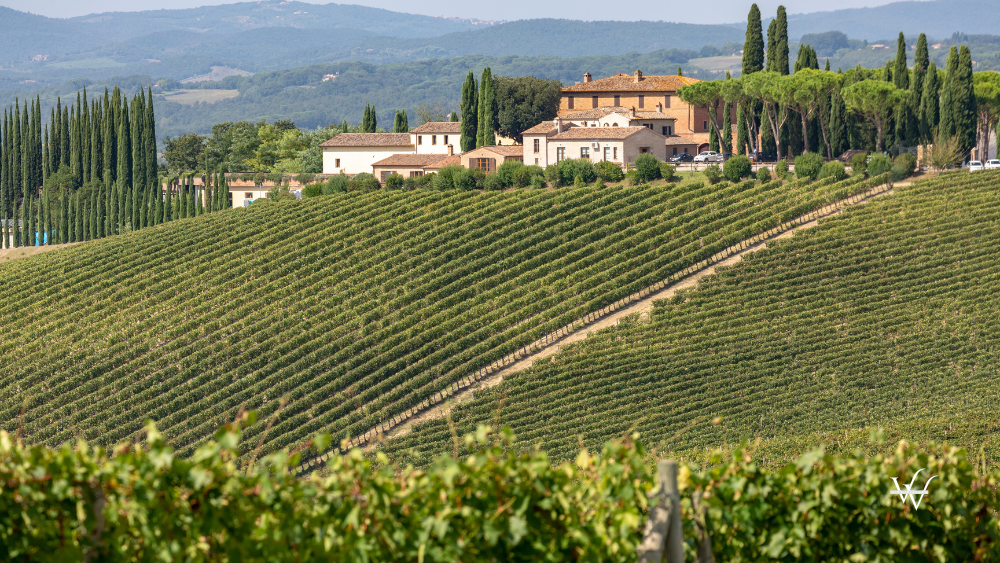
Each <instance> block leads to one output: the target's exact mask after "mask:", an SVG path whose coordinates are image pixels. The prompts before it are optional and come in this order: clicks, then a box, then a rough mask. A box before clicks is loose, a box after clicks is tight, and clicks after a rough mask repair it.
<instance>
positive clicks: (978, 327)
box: [385, 172, 1000, 463]
mask: <svg viewBox="0 0 1000 563" xmlns="http://www.w3.org/2000/svg"><path fill="white" fill-rule="evenodd" d="M998 185H1000V174H998V173H995V172H990V173H987V174H982V175H979V174H974V175H968V174H958V175H947V176H944V177H941V178H937V179H933V180H929V181H922V182H918V183H916V184H914V185H912V186H909V187H905V188H898V189H897V193H896V194H895V195H892V196H890V197H885V198H878V199H874V200H871V201H870V202H869V203H867V204H866V205H864V206H859V207H854V208H850V209H848V210H846V211H845V212H844V213H843V214H842V215H840V216H838V217H835V218H831V219H827V220H824V221H823V222H821V224H820V225H819V226H817V227H815V228H813V229H809V230H805V231H802V232H799V233H797V234H796V235H795V236H794V237H791V238H790V239H787V240H783V241H780V242H778V243H776V244H773V245H770V246H769V248H767V249H766V250H763V251H760V252H757V253H754V254H752V255H748V256H747V257H746V258H745V259H744V260H743V261H742V262H741V263H740V264H738V265H736V266H733V267H731V268H724V269H722V270H720V271H719V272H718V273H717V274H716V275H714V276H712V277H709V278H706V279H705V280H703V281H702V283H701V285H700V286H699V288H697V289H696V290H693V291H683V292H680V293H678V294H677V295H675V297H674V298H672V299H671V300H669V301H660V302H657V304H656V307H655V309H654V311H653V312H652V314H651V315H650V318H649V319H648V321H646V320H644V319H638V318H634V319H630V320H627V321H626V322H623V323H622V324H620V325H618V326H617V327H613V328H609V329H606V330H603V331H601V332H599V333H597V334H593V335H591V336H590V337H589V338H588V339H587V340H586V341H584V342H580V343H577V344H574V345H571V346H568V347H565V348H563V350H562V351H561V352H560V353H559V354H557V355H555V356H554V357H553V358H551V359H550V360H543V361H541V362H538V363H536V364H535V365H534V366H533V367H532V368H531V369H529V370H527V371H524V372H521V373H518V374H514V375H512V376H510V377H508V378H505V380H504V381H503V383H502V384H500V385H498V386H495V387H492V388H490V389H485V390H481V391H477V392H476V394H475V400H474V401H472V402H470V403H467V404H465V405H463V406H461V407H458V408H456V409H455V410H453V411H452V412H451V422H452V423H453V424H454V425H455V428H454V430H452V429H450V428H449V426H448V423H447V422H445V421H430V422H426V423H424V424H422V425H418V426H416V427H415V428H414V429H413V430H412V431H411V432H410V433H408V434H405V435H403V436H400V437H399V438H398V439H396V440H392V441H390V442H389V443H388V444H387V445H386V446H385V447H386V448H387V450H388V451H389V452H390V453H392V454H394V455H396V456H405V455H409V456H411V457H410V459H412V460H414V461H416V462H417V463H422V462H426V460H427V459H428V457H427V456H432V455H436V454H438V453H440V452H444V451H448V452H450V451H451V448H452V435H453V431H457V432H458V433H459V435H461V434H462V433H464V432H468V431H470V429H474V428H475V427H476V425H477V424H491V425H494V426H496V425H504V426H509V427H510V428H511V429H512V430H513V431H514V432H515V434H517V435H518V437H519V443H518V446H519V447H524V448H527V447H534V446H536V445H538V446H540V447H541V448H543V449H544V450H545V451H547V452H548V453H549V454H550V455H551V456H552V457H553V458H555V459H568V458H570V457H571V456H572V455H574V454H573V452H575V451H576V450H577V449H578V448H579V444H580V440H582V443H584V444H586V445H588V446H592V445H593V444H595V443H596V444H599V443H601V442H603V441H604V440H606V439H608V438H610V437H615V436H622V435H624V434H627V433H628V432H630V431H632V430H636V431H639V432H640V433H641V434H642V435H643V436H644V437H646V439H647V440H648V441H649V442H648V443H649V444H650V446H651V447H655V448H656V449H657V450H658V451H660V452H668V451H669V452H674V455H679V456H682V457H683V456H685V455H689V456H698V455H699V454H698V452H701V454H704V453H705V446H712V447H716V446H722V445H726V444H728V445H729V446H730V447H732V446H734V445H738V444H739V443H740V442H741V441H742V440H744V439H750V440H754V439H757V438H760V439H761V440H763V441H765V442H767V441H771V442H773V443H774V444H777V445H779V446H780V445H784V446H788V445H794V444H796V442H797V440H796V437H798V438H800V439H802V438H804V437H808V439H809V440H815V441H823V442H833V441H835V440H837V439H844V438H846V441H847V442H851V443H857V442H858V434H859V432H860V431H862V430H864V435H865V437H866V438H867V435H868V432H867V429H871V428H874V427H877V426H887V427H891V428H893V429H894V430H893V431H894V432H897V431H903V430H905V432H906V434H904V435H903V436H902V437H906V438H908V439H928V438H934V439H942V440H949V441H950V439H955V438H957V439H958V440H960V442H959V445H964V446H968V447H969V448H970V451H978V450H979V449H980V448H983V450H984V455H986V457H987V458H989V459H991V460H996V459H997V458H998V457H1000V442H998V441H997V435H996V432H997V430H998V426H997V424H996V418H995V414H993V413H995V412H996V411H997V409H998V408H1000V373H998V369H1000V356H998V352H1000V303H998V301H997V299H996V295H997V294H998V292H1000V262H998V261H997V259H996V248H997V247H998V246H1000V230H998V228H997V227H998V224H1000V191H998V190H997V186H998ZM720 417H721V423H720V420H719V418H720ZM942 421H944V423H942ZM950 421H957V422H959V424H957V426H958V427H959V429H960V431H961V435H956V434H954V433H953V434H952V435H951V436H949V434H948V431H949V430H951V429H952V423H951V422H950ZM963 421H965V422H964V423H963ZM713 422H715V424H713ZM956 430H958V429H956ZM838 437H839V438H838ZM963 442H964V443H963ZM814 443H815V442H814ZM953 443H954V442H953ZM797 447H799V448H800V447H801V445H799V446H797ZM766 449H767V448H766ZM768 451H770V452H771V453H772V454H773V455H777V456H782V457H783V459H784V460H787V459H788V455H791V454H792V453H793V451H792V450H786V451H785V454H784V456H783V454H782V452H781V448H780V447H778V448H770V449H768ZM797 451H801V450H797ZM397 459H401V457H397ZM776 461H779V462H783V460H782V459H778V460H776Z"/></svg>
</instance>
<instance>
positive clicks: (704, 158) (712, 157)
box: [694, 151, 722, 162]
mask: <svg viewBox="0 0 1000 563" xmlns="http://www.w3.org/2000/svg"><path fill="white" fill-rule="evenodd" d="M694 161H695V162H722V155H721V154H719V153H717V152H715V151H702V152H701V153H699V154H698V156H696V157H694Z"/></svg>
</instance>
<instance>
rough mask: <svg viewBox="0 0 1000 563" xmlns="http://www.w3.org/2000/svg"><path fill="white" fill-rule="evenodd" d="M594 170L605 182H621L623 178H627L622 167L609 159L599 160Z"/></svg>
mask: <svg viewBox="0 0 1000 563" xmlns="http://www.w3.org/2000/svg"><path fill="white" fill-rule="evenodd" d="M594 172H595V173H596V174H597V176H598V177H599V178H601V179H602V180H604V181H605V182H621V181H622V179H623V178H625V173H624V172H622V167H621V166H618V165H617V164H615V163H614V162H610V161H607V160H602V161H600V162H598V163H597V165H596V166H594Z"/></svg>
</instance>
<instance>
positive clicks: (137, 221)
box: [129, 94, 149, 229]
mask: <svg viewBox="0 0 1000 563" xmlns="http://www.w3.org/2000/svg"><path fill="white" fill-rule="evenodd" d="M145 105H146V104H145V103H144V100H143V97H142V94H139V95H137V96H134V97H133V98H132V121H131V125H132V131H131V133H132V134H131V141H132V158H131V162H132V185H131V186H130V187H129V190H130V192H131V194H132V228H134V229H136V228H141V227H144V226H145V219H146V213H145V212H146V208H145V205H144V203H145V201H144V200H145V196H146V194H148V193H149V189H148V186H149V183H148V182H147V181H146V154H145V151H144V143H145V136H144V134H143V128H144V126H145V124H146V108H145Z"/></svg>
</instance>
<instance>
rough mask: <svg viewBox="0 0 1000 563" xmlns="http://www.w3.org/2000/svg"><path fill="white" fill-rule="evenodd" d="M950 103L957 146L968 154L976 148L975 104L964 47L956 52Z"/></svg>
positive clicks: (970, 55)
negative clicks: (956, 62) (956, 58)
mask: <svg viewBox="0 0 1000 563" xmlns="http://www.w3.org/2000/svg"><path fill="white" fill-rule="evenodd" d="M951 103H952V114H951V119H952V121H953V122H954V123H955V136H956V137H958V146H959V147H960V148H961V150H962V152H964V153H968V152H970V151H971V150H972V149H973V148H975V146H976V127H977V115H976V113H977V112H976V110H977V107H976V106H977V104H976V93H975V91H974V89H973V85H972V53H971V52H970V51H969V47H968V46H966V45H962V47H961V48H960V49H959V51H958V67H957V72H956V73H955V75H954V78H953V79H952V81H951ZM981 158H983V159H984V160H985V157H981Z"/></svg>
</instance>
